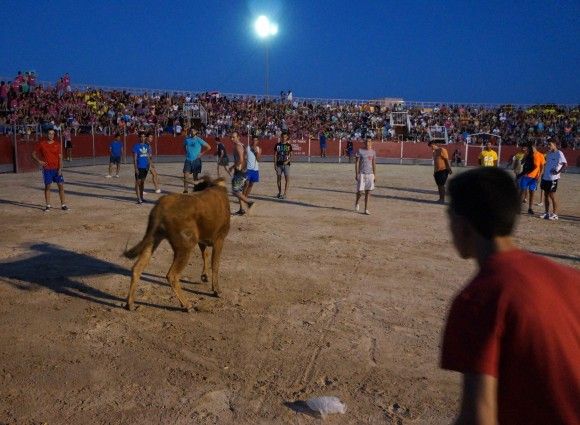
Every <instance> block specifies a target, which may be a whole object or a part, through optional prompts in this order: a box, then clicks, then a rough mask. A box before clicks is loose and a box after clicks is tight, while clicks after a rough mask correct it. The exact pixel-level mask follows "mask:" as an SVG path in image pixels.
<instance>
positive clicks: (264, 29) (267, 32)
mask: <svg viewBox="0 0 580 425" xmlns="http://www.w3.org/2000/svg"><path fill="white" fill-rule="evenodd" d="M254 28H255V29H256V33H257V34H258V36H259V37H260V38H266V37H269V36H271V35H276V34H277V33H278V24H275V23H273V22H270V20H269V19H268V17H267V16H264V15H262V16H260V17H258V19H257V20H256V23H255V25H254Z"/></svg>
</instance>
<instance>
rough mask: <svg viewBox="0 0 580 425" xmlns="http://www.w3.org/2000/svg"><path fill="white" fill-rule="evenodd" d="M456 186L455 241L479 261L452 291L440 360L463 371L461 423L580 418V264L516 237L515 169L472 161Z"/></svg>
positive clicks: (536, 424) (539, 423)
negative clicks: (561, 260) (527, 247)
mask: <svg viewBox="0 0 580 425" xmlns="http://www.w3.org/2000/svg"><path fill="white" fill-rule="evenodd" d="M449 194H450V196H451V202H450V205H449V211H448V213H449V227H450V231H451V235H452V238H453V245H454V246H455V248H456V249H457V252H458V254H459V256H460V257H461V258H463V259H468V258H472V259H474V260H475V261H476V263H477V266H478V269H479V270H478V272H477V274H476V276H475V277H474V278H473V279H472V280H471V282H470V283H468V284H467V286H466V287H464V288H463V289H462V290H460V292H459V293H458V294H457V295H456V296H455V298H454V300H453V304H452V306H451V309H450V311H449V315H448V318H447V323H446V326H445V332H444V336H443V344H442V347H441V367H442V368H443V369H447V370H451V371H456V372H459V373H461V374H462V375H463V376H462V378H463V379H462V381H463V384H462V386H463V391H462V396H461V407H460V409H461V410H460V413H459V418H458V419H457V422H455V423H461V424H498V423H499V424H526V425H546V424H579V423H580V408H579V406H580V405H579V404H578V400H580V362H579V361H578V359H579V358H580V347H579V343H578V341H580V314H579V313H578V312H579V311H580V285H579V284H578V282H580V272H579V271H578V270H577V269H574V268H573V267H568V266H564V265H561V264H558V263H555V262H553V261H550V260H548V259H547V258H546V257H544V256H539V255H534V254H531V253H529V252H526V251H524V250H521V249H520V248H519V247H518V246H516V245H515V243H514V241H513V239H512V236H511V235H512V234H513V229H514V227H515V223H516V220H517V217H518V215H519V213H520V200H519V197H518V192H517V188H516V185H515V184H514V181H513V178H512V177H511V176H510V175H509V174H508V173H507V172H505V171H503V170H500V169H498V168H496V167H483V168H477V169H474V170H470V171H467V172H465V173H462V174H460V175H458V176H457V177H454V178H453V179H451V181H450V182H449ZM442 279H444V277H443V276H442Z"/></svg>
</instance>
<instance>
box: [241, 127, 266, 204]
mask: <svg viewBox="0 0 580 425" xmlns="http://www.w3.org/2000/svg"><path fill="white" fill-rule="evenodd" d="M258 142H259V139H258V136H253V137H252V143H251V144H250V146H247V147H246V158H247V167H246V186H245V187H244V196H245V197H246V198H249V197H250V193H252V188H253V187H254V183H258V182H259V181H260V155H261V153H262V150H261V149H260V147H259V146H258Z"/></svg>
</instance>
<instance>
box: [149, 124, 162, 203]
mask: <svg viewBox="0 0 580 425" xmlns="http://www.w3.org/2000/svg"><path fill="white" fill-rule="evenodd" d="M147 144H148V145H149V171H150V172H151V178H152V179H153V186H154V187H155V193H161V186H160V185H159V174H158V173H157V169H156V168H155V164H154V163H153V133H147Z"/></svg>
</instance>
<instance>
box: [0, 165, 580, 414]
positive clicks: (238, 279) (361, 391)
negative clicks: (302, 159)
mask: <svg viewBox="0 0 580 425" xmlns="http://www.w3.org/2000/svg"><path fill="white" fill-rule="evenodd" d="M205 166H206V167H207V169H209V171H210V172H211V173H212V174H213V175H215V165H214V164H213V163H212V164H208V163H206V164H205ZM180 167H181V165H180V164H161V165H158V169H159V171H160V173H161V179H162V186H163V189H164V190H166V191H170V192H173V191H181V185H180V181H179V179H178V178H177V176H178V175H179V173H180V171H181V170H180ZM105 171H106V170H105V167H82V168H81V167H78V168H70V169H68V170H66V171H65V179H66V184H65V188H66V192H67V196H68V204H69V205H70V207H71V211H69V212H63V211H60V210H58V209H56V210H53V211H51V212H49V213H43V212H42V211H41V210H40V208H41V206H42V204H43V199H42V187H41V179H40V175H39V173H33V174H26V175H13V174H9V175H0V184H1V187H2V189H1V195H0V214H1V217H2V220H1V224H0V230H1V242H0V244H1V245H0V246H1V250H0V423H2V424H13V423H18V424H45V423H46V424H161V423H162V424H230V423H231V424H233V423H235V424H281V423H289V424H313V423H318V421H319V420H320V419H318V418H316V417H314V416H313V415H311V414H309V412H305V411H304V405H303V403H301V402H300V401H301V400H305V399H307V398H309V397H313V396H319V395H335V396H338V397H340V398H341V400H343V401H344V402H345V403H346V405H347V409H348V410H347V413H346V414H345V415H332V416H330V417H328V418H327V420H326V423H329V424H362V423H373V424H375V423H388V424H389V423H392V424H431V423H432V424H443V423H449V422H450V420H451V419H452V418H453V416H454V412H455V411H456V409H457V406H458V397H459V376H458V375H457V374H454V373H450V372H445V371H442V370H440V369H439V368H438V367H437V363H438V355H439V344H440V339H441V329H442V326H443V322H444V319H445V315H446V311H447V308H448V306H449V303H450V300H451V298H452V295H453V294H454V293H455V292H456V291H457V290H458V289H459V288H460V287H461V286H462V284H463V283H464V282H465V281H466V280H467V279H468V278H469V276H470V275H471V274H472V273H473V271H474V266H473V264H472V263H470V262H467V261H463V260H460V259H458V258H457V256H456V254H455V252H454V250H453V248H452V246H451V244H450V238H449V235H448V232H447V222H446V214H445V207H443V206H441V205H438V204H435V203H433V200H434V199H435V198H436V194H435V191H434V183H433V181H432V176H431V168H430V167H426V166H396V165H379V166H378V177H377V181H378V188H377V190H376V191H375V192H374V195H373V197H372V200H371V206H370V210H371V213H372V215H370V216H364V215H361V214H356V213H355V212H354V211H353V201H354V195H353V188H354V170H353V166H352V165H350V166H349V165H346V164H342V165H338V164H312V165H310V164H294V165H293V166H292V172H293V176H292V177H293V180H292V189H291V191H290V196H289V199H288V200H286V201H280V200H277V199H274V198H273V196H272V195H274V194H275V193H276V189H275V177H274V173H273V167H272V165H271V164H268V163H266V164H262V179H263V181H262V182H260V183H259V184H258V185H257V186H256V188H255V195H256V198H257V200H258V204H257V208H256V212H255V215H253V216H251V217H233V218H232V228H231V231H230V234H229V236H228V238H227V241H226V247H225V249H224V253H223V257H222V266H221V274H220V283H221V287H222V290H223V297H222V298H221V299H216V298H213V297H211V296H209V294H208V291H209V288H210V287H209V284H205V283H203V284H202V283H200V278H199V275H200V271H201V258H200V255H199V252H196V254H195V255H194V256H193V257H192V259H191V261H190V264H191V266H190V267H189V268H188V269H186V274H185V276H184V278H183V280H184V283H183V286H184V288H185V290H186V293H187V295H188V297H190V298H191V299H192V301H194V304H195V306H196V309H197V311H196V312H192V313H184V312H182V311H180V309H179V308H178V307H179V304H178V302H177V300H176V299H175V297H174V295H173V293H172V291H171V290H170V288H169V287H168V286H167V284H166V281H165V278H164V276H165V274H166V272H167V270H168V268H169V265H170V261H171V254H172V253H171V249H170V247H169V245H168V244H167V243H166V242H164V243H163V244H162V245H161V246H160V248H159V249H158V251H157V252H156V253H155V254H154V257H153V260H152V263H151V264H150V266H149V267H148V268H147V270H146V273H145V274H144V276H143V279H142V282H141V284H140V286H139V288H138V292H137V301H138V305H139V307H138V308H137V310H136V311H135V312H128V311H126V310H124V309H123V308H122V306H123V304H124V299H125V297H126V295H127V290H128V286H129V280H130V279H129V270H130V267H131V265H132V262H131V261H129V260H126V259H124V258H122V257H121V256H120V254H121V252H122V251H123V249H124V247H125V244H126V242H127V240H129V241H130V244H134V243H136V242H137V241H138V240H140V239H141V237H142V236H143V234H144V231H145V227H146V220H147V215H148V213H149V210H150V209H151V206H152V203H147V204H145V205H143V206H138V205H136V204H135V195H134V193H133V189H132V185H133V177H132V175H131V174H132V173H131V171H132V170H130V169H129V167H125V168H124V169H123V170H122V176H121V178H120V179H110V180H109V179H105V178H104V177H103V175H104V174H105ZM147 186H148V189H149V192H150V193H151V192H152V186H151V183H150V182H149V181H148V185H147ZM579 191H580V175H572V174H566V175H564V176H563V178H562V182H561V186H560V188H559V192H558V193H559V197H560V199H561V200H562V206H561V219H560V221H558V222H549V221H545V220H541V219H539V218H538V217H537V216H536V217H528V216H527V215H525V216H522V217H521V220H520V223H519V226H518V230H517V240H518V241H519V242H520V243H521V244H522V245H523V246H525V247H527V248H528V249H530V250H532V251H536V252H539V253H541V254H544V255H549V256H550V257H552V258H554V259H555V260H556V261H561V262H564V263H568V264H573V265H575V266H576V267H579V266H580V262H579V261H578V260H579V258H580V248H579V246H578V240H580V230H579V229H580V227H579V225H580V197H579V196H578V193H579ZM158 197H159V195H155V194H148V195H147V199H149V200H151V201H153V200H155V199H157V198H158ZM52 204H53V205H58V202H57V197H56V193H53V202H52ZM234 208H235V205H233V204H232V210H233V209H234ZM537 210H538V212H540V210H541V208H540V207H537Z"/></svg>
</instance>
